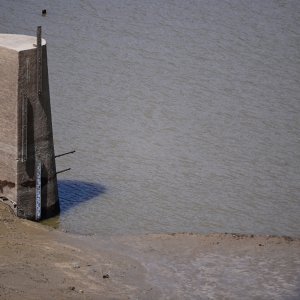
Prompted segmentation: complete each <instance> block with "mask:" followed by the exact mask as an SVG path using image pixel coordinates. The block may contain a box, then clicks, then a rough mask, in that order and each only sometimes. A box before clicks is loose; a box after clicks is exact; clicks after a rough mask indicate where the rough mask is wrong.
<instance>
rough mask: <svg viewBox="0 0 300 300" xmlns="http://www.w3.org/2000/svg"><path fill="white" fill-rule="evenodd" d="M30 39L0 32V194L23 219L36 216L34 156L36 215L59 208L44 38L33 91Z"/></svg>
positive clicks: (34, 70)
mask: <svg viewBox="0 0 300 300" xmlns="http://www.w3.org/2000/svg"><path fill="white" fill-rule="evenodd" d="M34 43H36V38H35V37H29V36H19V35H0V70H2V71H0V82H1V83H0V88H1V94H0V119H1V121H0V124H1V127H0V128H1V129H0V141H1V142H2V141H3V149H5V155H2V152H4V150H2V152H0V154H1V156H0V184H1V185H2V186H3V187H2V188H0V196H1V194H2V196H4V197H7V198H9V199H11V200H12V201H14V202H16V204H17V208H16V213H17V215H18V216H19V217H22V218H27V219H35V217H36V174H35V173H36V161H37V160H40V161H41V164H42V180H41V183H42V193H41V199H42V201H41V204H42V218H46V217H50V216H53V215H55V214H57V213H58V212H59V201H58V191H57V180H56V167H55V157H54V145H53V133H52V123H51V108H50V95H49V83H48V69H47V48H46V43H45V41H44V43H43V46H42V88H41V94H40V96H39V95H38V92H37V75H38V74H37V50H36V47H35V46H34V45H33V44H34ZM3 79H4V80H3ZM2 119H3V120H2ZM24 142H25V143H24ZM0 146H1V149H2V144H0ZM1 182H2V183H1ZM1 185H0V187H1Z"/></svg>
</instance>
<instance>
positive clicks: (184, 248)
mask: <svg viewBox="0 0 300 300" xmlns="http://www.w3.org/2000/svg"><path fill="white" fill-rule="evenodd" d="M0 224H1V226H0V255H1V261H0V298H1V299H299V297H300V239H296V238H290V237H272V236H251V235H238V234H209V235H201V234H189V233H177V234H151V235H143V236H115V237H110V238H99V237H86V236H76V235H71V234H68V233H64V232H60V231H57V230H54V229H51V228H48V227H46V226H43V225H41V224H37V223H34V222H30V221H27V220H20V219H17V218H16V217H15V216H14V215H13V214H12V213H11V212H10V210H9V208H8V207H7V206H5V205H3V204H2V203H1V204H0Z"/></svg>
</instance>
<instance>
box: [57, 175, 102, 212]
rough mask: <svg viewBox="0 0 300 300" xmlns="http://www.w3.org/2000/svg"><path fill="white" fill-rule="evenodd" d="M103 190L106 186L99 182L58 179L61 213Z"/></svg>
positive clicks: (96, 195)
mask: <svg viewBox="0 0 300 300" xmlns="http://www.w3.org/2000/svg"><path fill="white" fill-rule="evenodd" d="M105 192H106V188H105V187H104V186H103V185H101V184H99V183H93V182H84V181H77V180H59V181H58V193H59V201H60V211H61V213H64V212H66V211H67V210H69V209H70V208H72V207H74V206H76V205H78V204H80V203H83V202H87V201H89V200H91V199H93V198H95V197H98V196H100V195H101V194H104V193H105Z"/></svg>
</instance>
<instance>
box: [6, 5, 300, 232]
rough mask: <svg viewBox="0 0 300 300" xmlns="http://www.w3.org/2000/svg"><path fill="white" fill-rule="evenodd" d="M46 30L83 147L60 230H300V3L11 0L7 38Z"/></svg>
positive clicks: (60, 136)
mask: <svg viewBox="0 0 300 300" xmlns="http://www.w3.org/2000/svg"><path fill="white" fill-rule="evenodd" d="M45 8H46V9H47V16H45V17H42V16H41V10H42V9H45ZM37 25H42V26H43V35H44V37H45V38H46V40H47V43H48V64H49V76H50V92H51V101H52V114H53V126H54V134H55V149H56V153H57V154H59V153H62V152H66V151H69V150H72V149H76V151H77V152H76V154H74V155H73V156H69V157H61V158H58V159H57V169H58V170H60V169H64V168H67V167H72V171H71V172H69V173H64V174H61V175H59V179H60V183H59V189H60V198H61V206H62V214H61V216H60V217H59V218H57V219H55V220H53V221H52V222H55V223H56V224H58V225H59V226H60V228H63V229H66V230H69V231H73V232H78V233H84V234H94V233H96V234H101V235H103V234H120V233H144V232H177V231H194V232H211V231H213V232H215V231H217V232H224V231H228V232H232V231H233V232H254V233H267V234H288V235H297V236H299V235H300V234H299V228H300V99H299V95H300V87H299V86H300V85H299V81H300V78H299V65H300V39H299V32H300V2H299V1H283V0H282V1H268V0H266V1H260V0H259V1H258V0H256V1H231V0H230V1H196V0H195V1H193V0H191V1H159V0H152V1H146V0H139V1H137V0H136V1H134V0H128V1H120V0H119V1H102V0H82V1H79V0H73V1H62V0H60V1H59V0H51V1H45V0H44V1H37V0H27V1H24V0H18V1H17V0H14V1H5V0H0V32H2V33H20V34H29V35H35V30H36V26H37Z"/></svg>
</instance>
